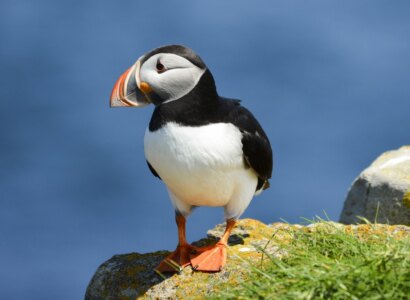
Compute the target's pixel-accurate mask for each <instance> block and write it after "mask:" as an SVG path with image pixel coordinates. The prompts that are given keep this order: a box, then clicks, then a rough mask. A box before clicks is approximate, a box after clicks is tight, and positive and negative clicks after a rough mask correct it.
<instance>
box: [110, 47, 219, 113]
mask: <svg viewBox="0 0 410 300" xmlns="http://www.w3.org/2000/svg"><path fill="white" fill-rule="evenodd" d="M206 71H207V67H206V65H205V64H204V62H203V61H202V59H201V58H200V57H199V56H198V55H197V54H195V52H194V51H192V50H191V49H189V48H187V47H184V46H180V45H171V46H164V47H160V48H157V49H154V50H152V51H151V52H149V53H147V54H145V55H143V56H141V57H140V58H139V59H138V60H137V61H136V63H135V64H134V65H133V66H132V67H131V68H129V69H128V70H127V71H125V72H124V74H122V75H121V76H120V78H119V79H118V80H117V82H116V83H115V86H114V88H113V90H112V93H111V98H110V105H111V107H117V106H140V107H141V106H145V105H147V104H150V103H153V104H155V105H159V104H161V103H166V102H170V101H173V100H177V99H180V98H181V97H183V96H185V95H186V94H188V93H189V92H190V91H191V90H192V89H193V88H194V87H195V86H196V85H197V83H198V82H199V80H200V79H201V77H202V75H204V73H205V72H206ZM212 80H213V79H212Z"/></svg>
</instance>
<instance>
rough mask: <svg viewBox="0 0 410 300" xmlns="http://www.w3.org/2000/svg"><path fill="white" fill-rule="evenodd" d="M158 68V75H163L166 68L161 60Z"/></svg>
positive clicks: (158, 62)
mask: <svg viewBox="0 0 410 300" xmlns="http://www.w3.org/2000/svg"><path fill="white" fill-rule="evenodd" d="M156 68H157V72H158V73H162V72H164V71H165V66H164V65H163V64H161V62H160V61H159V60H158V61H157V65H156Z"/></svg>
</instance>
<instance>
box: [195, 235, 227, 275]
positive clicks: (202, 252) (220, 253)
mask: <svg viewBox="0 0 410 300" xmlns="http://www.w3.org/2000/svg"><path fill="white" fill-rule="evenodd" d="M226 247H227V245H226V244H224V243H222V242H218V243H216V244H215V245H213V246H207V247H203V248H200V249H198V250H197V253H195V254H191V265H192V267H193V268H194V270H196V271H202V272H219V271H221V270H222V268H223V267H224V266H225V264H226Z"/></svg>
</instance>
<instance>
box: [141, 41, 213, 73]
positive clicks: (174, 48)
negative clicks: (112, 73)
mask: <svg viewBox="0 0 410 300" xmlns="http://www.w3.org/2000/svg"><path fill="white" fill-rule="evenodd" d="M158 53H172V54H176V55H179V56H182V57H184V58H186V59H187V60H189V61H190V62H191V63H193V64H194V65H196V66H197V67H199V68H201V69H206V65H205V63H204V62H203V60H202V59H201V58H200V57H199V55H198V54H196V53H195V52H194V51H193V50H192V49H190V48H188V47H185V46H182V45H167V46H162V47H159V48H156V49H154V50H152V51H151V52H148V53H147V54H146V55H145V56H144V58H143V59H142V60H141V64H143V63H144V62H145V61H147V60H148V59H149V58H150V57H151V56H153V55H155V54H158Z"/></svg>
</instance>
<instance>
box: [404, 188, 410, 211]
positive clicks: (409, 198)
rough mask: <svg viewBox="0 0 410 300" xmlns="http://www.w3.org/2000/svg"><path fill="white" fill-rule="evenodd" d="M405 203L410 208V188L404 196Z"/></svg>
mask: <svg viewBox="0 0 410 300" xmlns="http://www.w3.org/2000/svg"><path fill="white" fill-rule="evenodd" d="M403 204H404V206H405V207H407V208H409V209H410V190H408V191H407V192H406V193H405V194H404V196H403Z"/></svg>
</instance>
